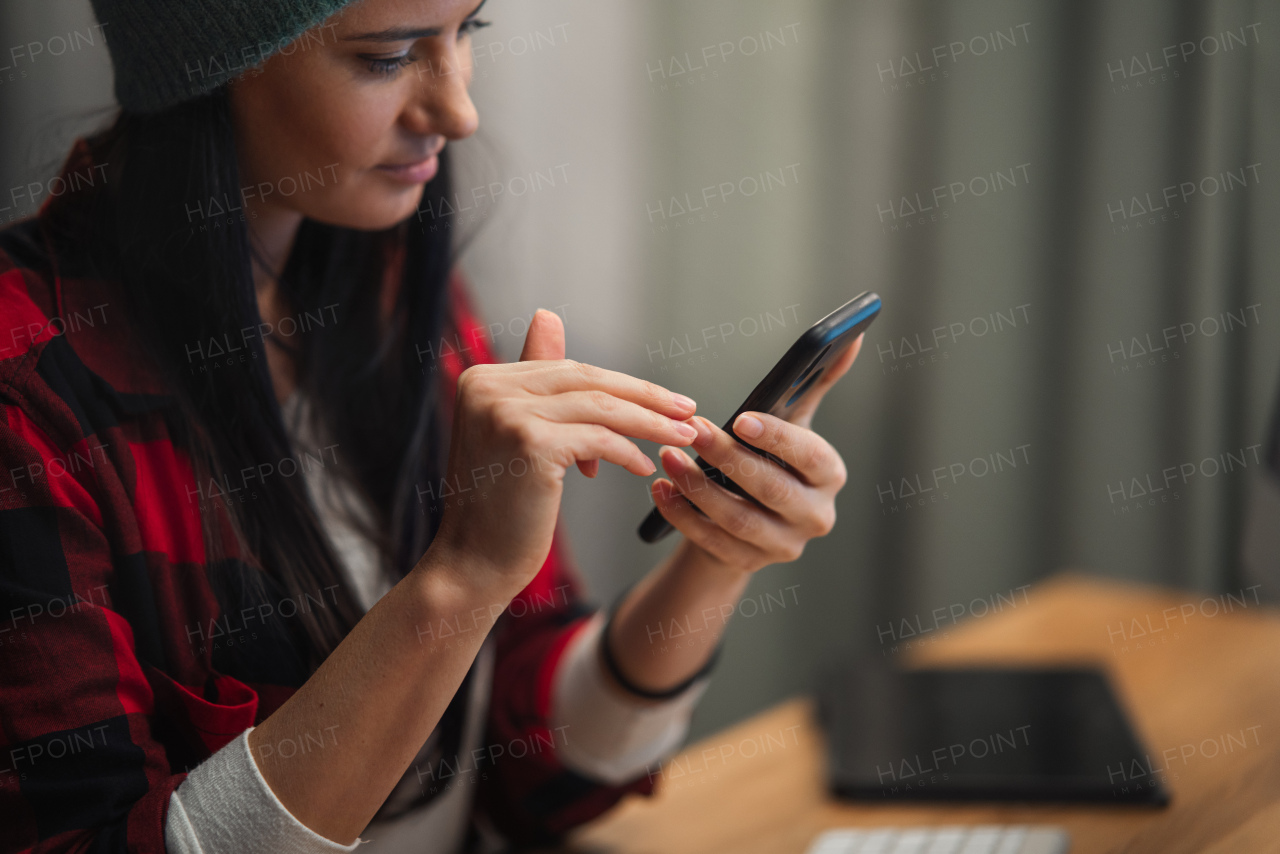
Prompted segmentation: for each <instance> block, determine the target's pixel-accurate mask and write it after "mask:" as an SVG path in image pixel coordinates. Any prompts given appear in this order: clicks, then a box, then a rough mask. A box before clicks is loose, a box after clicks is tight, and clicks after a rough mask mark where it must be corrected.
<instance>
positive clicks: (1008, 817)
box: [562, 575, 1280, 854]
mask: <svg viewBox="0 0 1280 854" xmlns="http://www.w3.org/2000/svg"><path fill="white" fill-rule="evenodd" d="M1206 599H1208V600H1209V601H1204V600H1206ZM1239 599H1240V595H1239V593H1237V595H1236V599H1235V600H1233V601H1231V602H1229V603H1226V604H1227V605H1229V607H1230V609H1231V611H1232V612H1231V613H1226V610H1225V608H1224V602H1223V600H1222V599H1221V597H1216V598H1215V597H1206V596H1203V595H1197V594H1192V593H1177V592H1170V591H1167V590H1158V589H1154V588H1145V587H1138V586H1133V585H1126V584H1119V583H1116V582H1111V581H1104V580H1100V579H1096V578H1089V577H1085V576H1079V575H1063V576H1058V577H1056V578H1054V579H1051V580H1049V581H1046V582H1044V583H1042V584H1040V585H1037V586H1035V587H1033V588H1031V589H1030V590H1029V591H1028V595H1027V599H1026V602H1025V604H1019V605H1018V607H1015V608H1007V607H1006V608H1005V610H1003V611H1002V612H1001V613H999V614H992V615H989V616H987V617H984V618H981V619H972V620H970V621H969V622H967V623H962V624H961V625H959V626H953V627H952V628H951V629H950V631H948V632H947V633H946V634H947V636H945V637H942V636H941V633H939V636H938V637H937V639H936V641H932V642H930V643H926V644H923V645H918V646H917V648H914V649H912V650H910V651H905V650H904V651H902V652H901V653H900V654H902V655H903V656H904V661H909V662H910V663H912V664H918V665H924V664H944V663H945V664H959V663H1003V664H1013V663H1036V664H1050V663H1053V664H1058V663H1093V664H1098V665H1101V666H1102V667H1104V668H1105V669H1106V670H1107V671H1108V673H1109V675H1110V677H1111V680H1112V683H1113V685H1114V687H1115V689H1116V691H1117V692H1118V693H1119V695H1120V699H1121V702H1122V703H1123V704H1124V705H1125V706H1126V708H1127V709H1128V711H1129V713H1130V715H1131V717H1132V720H1133V724H1134V726H1135V727H1136V728H1137V730H1138V734H1139V738H1140V739H1141V740H1142V742H1143V744H1144V746H1145V747H1146V748H1147V749H1148V750H1150V752H1151V756H1152V758H1153V760H1154V761H1155V762H1156V763H1157V767H1159V765H1160V764H1162V763H1160V757H1161V756H1162V755H1163V753H1164V751H1166V750H1171V751H1172V753H1171V755H1172V756H1173V757H1174V759H1173V760H1172V761H1170V762H1169V763H1168V764H1167V767H1166V770H1165V772H1164V776H1163V777H1162V779H1163V780H1164V781H1165V784H1166V785H1167V786H1168V788H1169V789H1170V790H1171V792H1172V795H1173V802H1172V804H1171V805H1170V806H1169V807H1167V808H1165V809H1162V810H1160V809H1151V808H1125V807H1070V808H1063V807H1046V806H1014V805H1008V806H1006V805H986V806H928V805H917V806H902V805H898V806H878V805H867V806H861V805H859V806H851V805H849V804H847V803H840V802H837V801H834V800H832V799H831V798H830V797H829V796H828V794H827V792H826V790H825V786H824V779H823V762H824V759H823V743H822V735H821V732H820V731H819V730H818V728H817V727H816V726H815V723H814V717H813V706H812V702H811V701H810V700H809V699H806V698H800V699H795V700H790V701H788V702H785V703H782V704H781V705H779V706H776V707H774V708H773V709H770V710H768V711H766V712H764V713H762V714H760V715H757V716H756V717H754V718H751V719H749V720H747V721H745V722H743V723H741V724H739V725H737V726H734V727H732V728H730V729H728V730H726V731H724V732H722V733H718V734H716V735H714V736H711V737H710V738H707V739H705V740H703V741H701V742H699V743H697V744H694V745H692V746H691V747H690V748H689V749H687V750H685V751H684V752H682V753H681V754H679V755H678V756H676V757H673V759H672V760H671V761H670V762H668V763H667V764H666V765H665V766H664V768H663V770H662V772H661V774H659V775H657V776H656V778H655V779H656V783H657V792H656V794H655V795H654V796H653V797H652V798H642V797H639V796H630V797H628V798H627V799H626V800H624V801H623V802H622V803H620V804H619V805H618V807H617V808H616V809H615V810H613V811H612V812H610V813H608V814H606V815H605V816H603V817H601V818H600V819H598V820H597V821H595V822H592V823H590V824H588V825H585V826H584V827H582V828H579V829H578V830H577V831H575V832H574V834H573V835H572V836H571V837H570V839H569V844H568V845H567V846H566V847H565V848H564V849H562V850H565V851H571V852H592V854H605V852H618V854H624V853H625V854H632V853H633V852H634V854H703V852H706V854H720V852H735V854H754V852H759V854H766V852H767V854H780V853H781V854H801V852H803V851H804V850H805V849H806V847H807V846H808V845H809V843H810V841H811V840H812V839H813V837H814V836H815V835H816V834H817V833H818V832H820V831H821V830H823V829H826V828H830V827H840V826H874V825H920V824H931V825H932V824H980V823H1046V824H1056V825H1061V826H1065V827H1066V828H1067V829H1068V830H1069V831H1070V833H1071V837H1072V843H1073V844H1072V848H1071V850H1072V852H1095V851H1125V852H1148V851H1149V852H1157V851H1158V852H1184V851H1185V852H1191V851H1202V850H1211V851H1213V852H1215V854H1216V852H1223V854H1225V852H1230V851H1242V852H1244V851H1247V852H1254V851H1267V850H1280V613H1277V612H1276V611H1275V610H1274V609H1267V608H1263V607H1260V606H1259V605H1257V604H1256V603H1255V601H1254V599H1253V596H1252V594H1249V595H1248V603H1247V607H1243V608H1242V607H1241V606H1240V604H1239ZM1215 602H1216V605H1217V608H1216V609H1215V607H1214V604H1215ZM1169 608H1171V609H1174V613H1173V614H1172V615H1170V612H1168V611H1166V610H1165V609H1169ZM1192 611H1194V612H1193V613H1188V612H1192ZM1215 611H1216V613H1215ZM1121 626H1123V627H1124V628H1123V632H1121V629H1120V627H1121ZM1251 728H1254V729H1251ZM1242 730H1243V731H1244V732H1243V737H1244V740H1245V741H1246V742H1247V745H1248V746H1247V747H1245V748H1241V747H1240V746H1239V744H1240V741H1241V738H1242V732H1241V731H1242ZM1228 734H1230V735H1232V736H1233V737H1234V740H1227V739H1226V738H1225V737H1226V736H1227V735H1228ZM1187 745H1190V746H1189V747H1184V746H1187ZM1224 745H1226V746H1227V747H1229V748H1230V749H1229V750H1228V749H1226V748H1224ZM1215 746H1216V747H1215ZM1184 753H1185V754H1187V755H1186V756H1185V758H1182V757H1183V754H1184ZM722 755H723V756H724V757H725V758H724V759H723V760H721V758H720V757H721V756H722Z"/></svg>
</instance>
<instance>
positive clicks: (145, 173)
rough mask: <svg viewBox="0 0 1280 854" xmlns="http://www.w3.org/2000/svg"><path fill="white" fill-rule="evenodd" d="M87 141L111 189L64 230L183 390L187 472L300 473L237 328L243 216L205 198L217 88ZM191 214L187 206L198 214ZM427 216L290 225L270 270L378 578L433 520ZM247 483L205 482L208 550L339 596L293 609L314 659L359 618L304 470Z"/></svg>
mask: <svg viewBox="0 0 1280 854" xmlns="http://www.w3.org/2000/svg"><path fill="white" fill-rule="evenodd" d="M88 145H89V149H90V151H91V152H92V156H93V160H94V162H96V163H103V164H106V174H107V176H108V179H107V181H106V182H105V184H104V187H105V188H109V189H107V190H104V191H103V192H101V193H97V194H95V195H94V196H93V198H92V201H91V202H90V203H89V204H88V205H86V206H84V208H83V210H81V211H80V212H79V216H80V217H81V219H80V222H79V224H78V225H76V226H72V227H73V228H74V229H75V232H76V234H77V239H81V240H85V241H87V245H88V254H89V257H90V258H91V259H92V264H93V266H94V267H95V268H96V272H97V274H98V275H101V276H104V277H112V278H114V279H115V280H117V281H119V282H120V283H121V284H122V285H123V287H124V289H125V290H126V292H127V295H128V298H129V300H130V314H131V316H132V318H133V319H134V321H135V322H136V329H137V332H138V334H139V335H140V337H141V338H142V342H143V344H144V345H145V347H146V348H147V350H148V352H149V354H150V357H151V359H152V361H153V362H154V364H155V365H156V367H158V368H159V370H160V372H161V374H162V376H163V378H164V380H165V381H166V383H167V385H168V386H169V387H170V388H171V389H172V390H173V393H174V394H175V396H176V398H177V401H178V407H177V411H178V412H179V413H180V417H178V418H177V419H176V423H175V424H174V425H173V429H174V432H175V439H177V440H178V441H179V442H180V443H181V444H183V445H185V446H186V447H187V449H188V450H189V452H190V455H191V459H192V463H193V467H194V469H195V471H196V476H197V478H198V479H199V480H200V482H201V483H210V482H211V481H212V482H213V483H226V482H228V480H227V479H228V478H231V479H232V480H234V479H235V478H236V477H238V476H239V474H238V473H241V472H243V471H245V470H246V469H249V468H250V467H258V466H260V465H262V464H266V465H268V466H274V467H279V466H280V465H281V463H282V462H283V461H286V460H291V459H292V460H294V461H295V466H296V463H297V462H298V461H300V460H301V459H302V454H301V453H298V451H305V450H306V449H297V450H295V449H294V448H292V447H291V444H290V441H289V436H288V432H287V430H286V428H285V425H284V421H283V414H282V411H281V407H280V405H279V403H278V402H277V400H276V397H275V394H274V391H273V388H272V382H271V377H270V374H269V372H268V369H267V358H266V350H265V347H266V346H267V345H266V344H265V343H264V340H263V338H262V337H261V336H260V335H256V334H248V335H245V334H244V333H243V330H256V329H259V324H260V322H261V316H260V314H259V311H258V303H257V298H256V293H255V289H254V283H253V277H252V274H251V249H250V242H249V236H248V226H247V223H246V222H245V221H244V220H243V217H241V216H238V215H236V214H235V213H231V214H230V215H223V216H217V217H210V216H208V212H207V211H206V210H205V208H206V207H217V206H223V205H225V206H227V208H230V209H234V208H235V207H237V206H236V204H235V201H236V200H238V199H241V198H242V194H241V190H240V187H241V182H240V177H239V174H238V168H237V160H236V148H235V136H234V132H233V127H232V121H231V115H230V110H229V105H228V98H227V92H226V87H225V86H224V87H222V88H220V89H218V90H215V91H214V92H213V93H212V94H210V95H207V96H204V97H201V98H199V99H197V100H193V101H189V102H186V103H183V104H180V105H178V106H175V107H172V108H169V109H167V110H164V111H161V112H158V113H154V114H147V115H136V114H131V113H128V112H123V113H121V114H120V116H119V117H118V118H117V120H116V121H115V122H114V124H113V125H111V127H110V128H108V129H107V130H106V131H104V132H102V133H100V134H98V135H96V136H94V137H91V138H90V139H89V140H88ZM448 193H449V168H448V156H447V152H446V153H442V154H441V160H440V169H439V172H438V175H437V177H436V178H435V179H434V180H432V181H431V182H430V183H429V184H428V185H427V187H426V189H425V194H424V197H423V201H422V206H423V208H424V209H425V208H426V206H427V205H428V204H432V205H433V208H441V207H442V206H441V205H440V204H438V200H440V199H443V198H446V197H447V196H448ZM193 209H195V210H199V211H200V212H201V215H200V216H198V217H195V218H194V219H193V217H192V211H193ZM428 222H429V226H428V227H423V225H422V224H421V221H420V218H418V217H410V218H409V219H408V220H406V221H404V222H401V223H400V224H398V225H397V226H395V227H393V228H390V229H388V230H385V231H377V232H371V231H357V230H352V229H347V228H339V227H334V226H330V225H325V224H321V223H318V222H315V221H312V220H304V221H303V224H302V226H301V228H300V230H299V233H298V235H297V239H296V242H295V244H294V248H293V250H292V252H291V254H290V257H289V261H288V263H287V266H286V268H285V270H284V271H283V275H282V276H281V279H280V292H281V294H282V296H283V297H284V298H285V300H286V302H287V304H288V306H289V316H290V317H291V318H293V319H294V320H295V321H296V322H295V327H297V326H305V327H306V328H307V331H306V332H305V334H298V335H294V336H291V341H292V342H293V343H291V344H289V345H287V346H289V349H291V351H292V354H293V356H294V358H295V359H296V363H297V365H298V384H299V388H300V390H301V391H302V392H303V393H304V394H305V395H306V396H307V397H308V399H309V400H310V402H311V404H312V405H311V410H312V412H313V414H314V416H315V419H314V422H313V429H322V430H323V433H324V435H325V436H327V437H328V439H329V444H330V445H332V446H336V450H333V451H331V453H332V455H333V456H334V458H335V459H334V464H335V465H336V473H337V475H338V476H339V477H341V478H342V479H343V480H344V481H345V483H346V485H347V486H348V487H349V488H354V489H356V490H358V492H359V493H360V494H361V495H362V496H363V497H364V498H365V499H366V502H367V504H368V505H369V506H370V507H371V508H372V509H373V511H374V514H373V515H374V518H373V520H372V522H370V523H368V524H364V525H363V526H362V527H363V528H364V531H363V532H364V533H365V534H366V535H367V536H369V537H370V538H371V539H372V540H373V542H374V543H375V544H376V545H377V552H378V555H379V557H380V562H381V564H382V569H383V571H384V572H387V573H389V574H390V575H391V576H392V580H394V579H395V578H398V577H399V576H401V575H403V574H404V573H405V572H407V571H408V570H409V569H410V568H411V567H412V566H413V564H414V562H415V561H416V560H417V559H418V558H419V557H420V556H421V554H422V552H423V550H424V549H425V548H426V546H427V544H428V543H429V542H430V539H431V537H432V536H434V533H435V530H436V528H437V527H438V524H439V519H438V514H437V512H436V511H435V510H434V508H433V507H431V506H429V504H423V503H422V502H420V501H419V498H418V496H419V491H418V485H419V484H420V483H422V482H436V479H437V478H438V477H439V476H440V473H441V472H442V471H443V456H444V455H443V449H445V448H447V442H448V440H447V432H446V431H447V425H446V424H443V423H442V420H441V418H440V417H439V411H438V410H439V407H438V406H437V402H438V400H439V391H438V388H437V386H438V381H437V377H438V373H437V371H436V370H434V369H433V367H434V366H432V365H430V364H427V365H424V364H423V362H422V360H421V356H420V354H421V353H422V352H423V348H422V347H421V346H420V342H427V341H439V340H441V338H442V336H443V335H444V334H445V323H446V320H445V318H446V314H447V311H448V284H447V283H448V276H449V271H450V266H451V247H450V242H451V234H450V228H449V225H450V223H449V222H447V221H445V220H443V219H440V218H432V219H430V220H429V221H428ZM431 225H433V226H434V227H430V226H431ZM397 259H399V260H398V263H397V266H399V267H400V268H401V269H402V272H401V273H400V275H399V279H398V288H397V289H396V293H395V302H394V310H393V312H392V315H391V316H392V323H391V324H390V326H387V325H386V324H385V323H384V322H383V318H382V315H381V311H380V308H379V306H380V303H381V301H382V298H383V297H384V292H385V289H384V287H383V283H384V281H385V280H386V279H385V277H386V275H387V271H388V269H389V265H391V264H393V263H395V262H397ZM228 341H231V342H234V343H235V344H237V345H241V346H242V347H243V348H244V349H243V350H242V353H243V354H247V356H246V357H245V358H243V359H241V360H237V361H236V363H235V364H233V365H230V366H221V365H214V364H210V362H211V361H212V360H211V359H209V353H206V352H205V347H206V346H208V347H209V349H210V351H213V350H215V349H217V347H216V346H215V344H216V343H217V342H228ZM428 351H429V352H434V351H431V350H428ZM193 353H194V354H196V355H195V356H194V357H193ZM321 425H323V426H322V427H321ZM315 450H316V449H311V453H312V454H313V455H314V453H315ZM303 462H305V461H303ZM263 470H265V469H263ZM210 479H211V480H210ZM254 491H255V492H256V493H257V497H256V499H255V500H253V501H250V502H244V503H241V502H239V501H235V500H223V498H222V496H220V495H219V494H216V493H217V491H216V490H212V489H211V490H209V492H210V494H209V495H207V496H202V497H203V498H204V499H206V500H202V501H201V502H200V505H201V516H202V519H203V523H204V525H203V527H204V532H205V540H206V546H207V547H208V560H209V561H210V562H213V561H214V560H220V559H226V558H238V562H237V561H233V562H237V565H239V566H242V567H243V568H244V569H245V570H246V571H245V572H244V573H243V574H244V575H245V576H246V578H247V579H248V581H249V582H250V583H253V580H254V578H255V577H256V578H258V581H259V582H263V583H265V582H270V583H271V586H273V587H275V588H276V589H283V590H284V591H287V593H288V594H289V595H291V596H301V595H304V594H308V593H309V594H310V595H311V596H312V597H315V596H317V594H320V591H325V590H336V591H337V593H336V595H335V596H334V597H333V598H334V602H333V606H332V607H324V608H312V609H308V610H307V612H306V613H301V614H300V615H299V621H298V622H300V624H301V627H302V628H303V629H304V630H305V636H306V640H307V641H308V642H309V643H308V646H309V652H310V656H309V658H310V663H311V666H312V667H314V666H315V665H316V664H318V662H319V661H321V660H323V658H324V657H325V656H327V655H328V654H329V652H331V651H332V649H333V648H334V647H335V646H336V645H337V644H338V642H339V641H341V639H342V638H343V637H344V636H345V634H346V633H347V631H349V629H350V627H351V626H352V625H353V624H354V623H355V622H356V620H358V619H359V616H360V613H361V611H360V609H359V607H358V606H357V604H356V602H355V598H354V595H353V593H352V592H351V590H350V589H349V587H348V585H347V584H346V583H344V581H343V577H342V574H341V572H340V570H339V564H338V561H337V557H336V555H335V554H334V552H333V549H332V547H331V546H330V544H329V542H328V541H327V539H326V537H325V536H324V533H323V531H322V528H321V525H320V522H319V520H318V518H317V515H316V512H315V510H314V508H313V506H312V504H311V503H310V500H309V498H308V495H307V487H306V484H305V482H304V480H303V478H302V477H301V476H292V477H284V476H276V477H263V478H262V479H261V480H255V482H254ZM352 521H353V523H355V524H357V526H358V527H361V522H360V519H359V518H353V520H352ZM263 575H265V578H263V577H262V576H263ZM320 595H323V594H320Z"/></svg>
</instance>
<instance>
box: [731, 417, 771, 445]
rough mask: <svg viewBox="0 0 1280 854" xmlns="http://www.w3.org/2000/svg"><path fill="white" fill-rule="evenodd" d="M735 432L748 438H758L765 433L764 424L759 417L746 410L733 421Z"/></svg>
mask: <svg viewBox="0 0 1280 854" xmlns="http://www.w3.org/2000/svg"><path fill="white" fill-rule="evenodd" d="M733 432H735V433H737V434H738V435H739V436H745V437H747V438H748V439H756V438H758V437H759V436H761V435H762V434H763V433H764V425H763V424H761V423H760V419H759V418H756V417H754V416H751V415H748V414H746V413H745V412H744V413H742V414H741V415H739V416H738V420H737V421H735V422H733Z"/></svg>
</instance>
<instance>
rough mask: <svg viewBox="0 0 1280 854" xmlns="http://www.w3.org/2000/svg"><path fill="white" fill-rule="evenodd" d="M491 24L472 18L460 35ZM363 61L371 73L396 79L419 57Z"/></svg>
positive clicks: (403, 56)
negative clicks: (366, 63)
mask: <svg viewBox="0 0 1280 854" xmlns="http://www.w3.org/2000/svg"><path fill="white" fill-rule="evenodd" d="M490 23H491V22H490V21H481V20H480V19H479V18H471V19H469V20H466V21H463V22H462V25H461V26H459V27H458V35H460V36H468V35H471V34H472V33H473V32H475V31H476V30H479V29H482V28H484V27H487V26H489V24H490ZM363 59H365V60H366V61H367V62H368V63H369V71H371V72H373V73H374V74H378V75H380V76H382V77H394V76H395V75H397V74H399V73H400V70H401V69H402V68H408V67H409V66H410V65H413V63H415V62H417V61H418V57H417V56H415V55H414V54H413V51H409V52H408V53H404V54H401V55H400V56H392V57H387V58H384V59H375V58H371V57H363Z"/></svg>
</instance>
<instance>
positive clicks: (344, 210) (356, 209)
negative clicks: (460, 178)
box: [306, 185, 430, 231]
mask: <svg viewBox="0 0 1280 854" xmlns="http://www.w3.org/2000/svg"><path fill="white" fill-rule="evenodd" d="M409 190H410V191H409V192H401V193H394V194H391V193H387V192H385V191H384V192H377V191H374V192H370V193H367V194H364V196H363V197H362V198H360V199H352V200H349V201H348V202H347V203H346V204H343V205H341V206H333V207H332V208H329V209H326V210H317V211H308V212H307V213H306V216H308V217H310V218H311V219H314V220H316V221H318V222H323V223H325V224H326V225H334V226H338V227H339V228H351V229H355V230H356V231H385V230H386V229H388V228H391V227H392V226H394V225H398V224H399V223H402V222H404V221H405V220H406V219H416V218H417V215H418V204H419V202H420V201H421V199H422V186H421V185H420V186H418V187H416V188H409ZM423 217H424V221H427V220H429V219H430V216H429V214H427V213H425V212H424V213H423Z"/></svg>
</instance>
